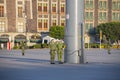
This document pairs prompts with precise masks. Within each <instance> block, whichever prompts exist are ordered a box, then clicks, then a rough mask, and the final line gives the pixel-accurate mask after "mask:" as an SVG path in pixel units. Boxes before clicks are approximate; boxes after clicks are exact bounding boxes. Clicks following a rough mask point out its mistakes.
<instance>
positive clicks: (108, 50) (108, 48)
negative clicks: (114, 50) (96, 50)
mask: <svg viewBox="0 0 120 80" xmlns="http://www.w3.org/2000/svg"><path fill="white" fill-rule="evenodd" d="M110 50H111V49H110V46H108V54H111V53H110Z"/></svg>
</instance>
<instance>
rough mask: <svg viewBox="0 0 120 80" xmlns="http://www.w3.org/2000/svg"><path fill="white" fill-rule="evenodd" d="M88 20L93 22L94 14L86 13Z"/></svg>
mask: <svg viewBox="0 0 120 80" xmlns="http://www.w3.org/2000/svg"><path fill="white" fill-rule="evenodd" d="M85 19H86V20H93V12H85Z"/></svg>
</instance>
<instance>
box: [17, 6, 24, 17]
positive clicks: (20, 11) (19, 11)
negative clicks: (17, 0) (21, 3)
mask: <svg viewBox="0 0 120 80" xmlns="http://www.w3.org/2000/svg"><path fill="white" fill-rule="evenodd" d="M18 17H23V9H22V7H18Z"/></svg>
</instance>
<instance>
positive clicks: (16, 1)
mask: <svg viewBox="0 0 120 80" xmlns="http://www.w3.org/2000/svg"><path fill="white" fill-rule="evenodd" d="M54 25H61V26H65V0H0V47H1V45H2V47H3V48H7V43H8V42H10V45H11V47H12V48H13V47H14V46H19V44H20V42H21V41H27V45H28V46H30V45H32V44H35V43H36V42H37V41H39V39H40V32H49V28H50V27H51V26H54Z"/></svg>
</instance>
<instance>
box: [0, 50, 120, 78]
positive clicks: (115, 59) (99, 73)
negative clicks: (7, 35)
mask: <svg viewBox="0 0 120 80" xmlns="http://www.w3.org/2000/svg"><path fill="white" fill-rule="evenodd" d="M85 55H86V61H87V62H88V63H87V64H68V63H65V64H58V62H57V56H56V64H55V65H54V64H50V63H49V58H50V57H49V49H31V50H26V51H25V56H22V54H21V50H9V51H8V50H0V80H120V50H118V49H113V50H111V54H107V50H105V49H89V50H88V49H85Z"/></svg>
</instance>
